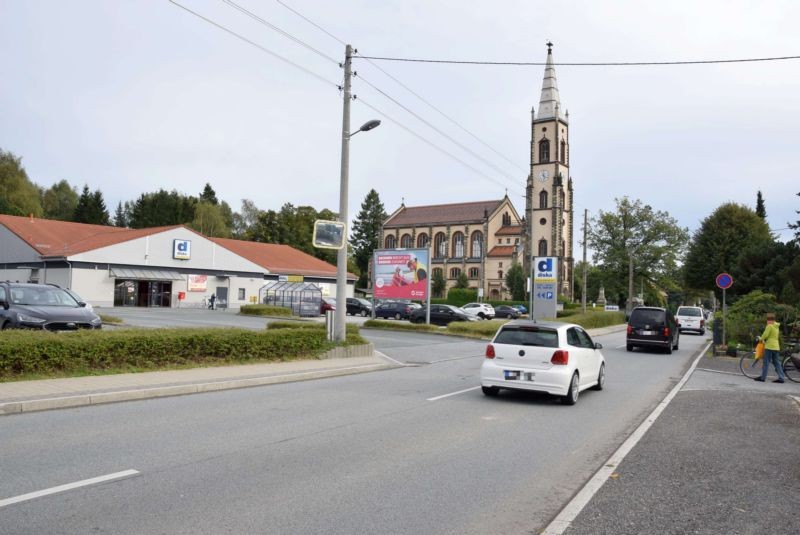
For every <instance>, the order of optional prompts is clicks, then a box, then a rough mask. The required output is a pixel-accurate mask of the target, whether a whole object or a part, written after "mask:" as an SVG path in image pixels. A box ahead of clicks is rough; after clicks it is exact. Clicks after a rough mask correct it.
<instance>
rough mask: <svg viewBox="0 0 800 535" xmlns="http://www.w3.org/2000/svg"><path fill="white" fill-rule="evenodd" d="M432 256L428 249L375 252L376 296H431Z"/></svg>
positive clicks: (390, 297) (415, 298)
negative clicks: (429, 269)
mask: <svg viewBox="0 0 800 535" xmlns="http://www.w3.org/2000/svg"><path fill="white" fill-rule="evenodd" d="M429 256H430V255H429V253H428V250H427V249H381V250H377V251H375V270H374V274H375V281H374V284H373V292H374V295H375V298H376V299H414V300H418V301H421V300H424V299H427V297H428V258H429Z"/></svg>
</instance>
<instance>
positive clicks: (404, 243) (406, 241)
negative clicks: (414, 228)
mask: <svg viewBox="0 0 800 535" xmlns="http://www.w3.org/2000/svg"><path fill="white" fill-rule="evenodd" d="M400 247H402V248H403V249H411V248H412V247H414V240H412V239H411V234H403V236H402V237H401V238H400Z"/></svg>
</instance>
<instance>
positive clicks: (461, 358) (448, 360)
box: [431, 355, 485, 364]
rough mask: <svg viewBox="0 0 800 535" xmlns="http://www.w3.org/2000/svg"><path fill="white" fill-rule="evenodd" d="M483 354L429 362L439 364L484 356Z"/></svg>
mask: <svg viewBox="0 0 800 535" xmlns="http://www.w3.org/2000/svg"><path fill="white" fill-rule="evenodd" d="M484 356H485V355H467V356H466V357H451V358H449V359H439V360H432V361H431V364H439V363H440V362H450V361H453V360H465V359H476V358H484Z"/></svg>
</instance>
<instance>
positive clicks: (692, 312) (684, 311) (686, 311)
mask: <svg viewBox="0 0 800 535" xmlns="http://www.w3.org/2000/svg"><path fill="white" fill-rule="evenodd" d="M678 316H696V317H698V318H699V317H700V316H701V313H700V309H699V308H688V307H686V308H684V307H681V308H679V309H678Z"/></svg>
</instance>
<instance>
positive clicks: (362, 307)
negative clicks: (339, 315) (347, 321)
mask: <svg viewBox="0 0 800 535" xmlns="http://www.w3.org/2000/svg"><path fill="white" fill-rule="evenodd" d="M347 313H348V314H352V315H353V316H355V315H360V316H369V315H370V314H372V303H370V302H369V301H367V300H366V299H361V298H359V297H348V298H347Z"/></svg>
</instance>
